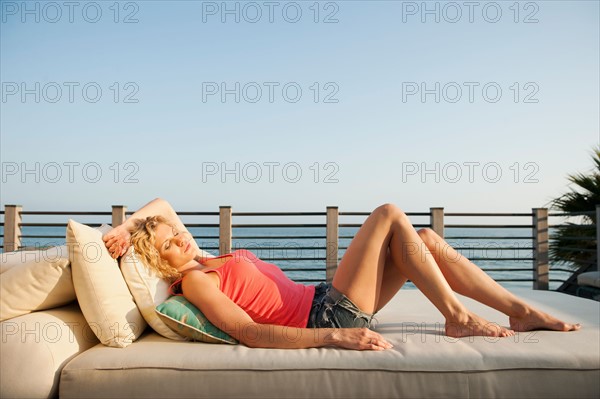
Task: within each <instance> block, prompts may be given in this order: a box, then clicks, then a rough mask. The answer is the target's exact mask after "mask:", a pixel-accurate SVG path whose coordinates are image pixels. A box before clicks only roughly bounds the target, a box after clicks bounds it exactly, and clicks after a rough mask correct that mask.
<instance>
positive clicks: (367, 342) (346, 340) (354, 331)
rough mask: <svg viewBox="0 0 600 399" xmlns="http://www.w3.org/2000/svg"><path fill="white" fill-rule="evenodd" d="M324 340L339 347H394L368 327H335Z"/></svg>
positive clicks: (375, 348) (363, 348)
mask: <svg viewBox="0 0 600 399" xmlns="http://www.w3.org/2000/svg"><path fill="white" fill-rule="evenodd" d="M326 341H327V342H329V343H331V344H332V345H335V346H338V347H340V348H346V349H354V350H385V349H390V348H393V347H394V345H392V344H390V343H389V342H388V341H386V339H385V338H383V336H382V335H381V334H378V333H376V332H375V331H372V330H369V329H368V328H339V329H335V330H334V331H333V332H332V333H331V334H330V335H329V336H328V337H327V338H326Z"/></svg>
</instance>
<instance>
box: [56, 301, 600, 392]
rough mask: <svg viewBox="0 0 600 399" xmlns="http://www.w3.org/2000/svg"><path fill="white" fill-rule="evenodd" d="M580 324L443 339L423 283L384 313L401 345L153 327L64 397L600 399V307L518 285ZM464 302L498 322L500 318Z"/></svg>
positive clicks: (73, 381) (90, 365)
mask: <svg viewBox="0 0 600 399" xmlns="http://www.w3.org/2000/svg"><path fill="white" fill-rule="evenodd" d="M514 292H515V293H516V294H517V295H519V296H521V297H523V298H526V300H528V301H529V302H530V303H532V304H534V305H536V306H538V307H539V308H541V309H542V310H545V311H548V312H551V313H552V314H554V315H556V316H557V317H559V318H563V319H564V320H565V321H569V322H580V323H582V325H583V327H582V329H581V330H580V331H577V332H570V333H559V332H551V331H536V332H528V333H519V334H517V335H516V336H514V337H510V338H502V339H500V338H484V337H469V338H461V339H454V338H448V337H446V336H444V335H443V334H442V333H443V323H444V319H443V317H441V315H440V314H439V313H438V312H437V310H436V309H435V308H434V307H433V305H431V304H430V303H429V302H428V301H427V299H426V298H425V297H424V296H423V294H421V293H420V292H419V291H416V290H401V291H400V292H399V293H398V294H397V295H396V297H395V298H394V299H393V300H392V302H390V304H388V305H387V306H386V308H384V309H383V310H382V311H381V312H379V314H378V315H377V319H378V321H379V323H378V325H377V327H376V330H378V331H380V332H381V333H382V334H384V335H385V336H386V337H387V338H388V339H389V340H390V341H391V342H392V343H393V344H394V348H393V349H391V350H388V351H383V352H358V351H350V350H343V349H335V348H319V349H305V350H280V349H251V348H248V347H245V346H242V345H237V346H229V345H215V344H203V343H194V342H175V341H169V340H167V339H165V338H162V337H160V336H158V335H157V334H155V333H146V334H145V335H144V336H143V337H142V338H141V339H140V340H139V341H136V343H134V344H133V345H131V346H129V347H128V348H125V349H117V348H108V347H104V346H102V345H97V346H96V347H94V348H92V349H90V350H88V351H86V352H85V353H83V354H81V355H80V356H78V357H76V358H75V359H74V360H72V361H71V362H70V363H69V364H68V365H67V366H66V367H65V368H64V369H63V371H62V375H61V384H60V396H61V398H82V397H138V398H154V397H206V398H220V397H254V398H284V397H309V398H320V397H344V398H345V397H378V398H380V397H406V398H414V397H419V398H421V397H430V398H442V397H444V398H445V397H460V398H484V397H507V398H508V397H510V398H515V397H519V398H521V397H531V398H533V397H543V398H564V397H576V398H580V397H590V398H597V397H599V396H600V328H599V327H600V322H599V319H600V303H599V302H596V301H591V300H586V299H581V298H577V297H573V296H569V295H565V294H560V293H556V292H544V291H530V290H519V291H517V290H514ZM461 300H463V302H464V303H465V304H467V305H468V306H469V307H470V308H471V309H472V310H474V311H475V312H477V313H479V314H481V315H482V316H484V317H486V318H487V319H488V320H490V321H495V322H498V323H500V324H502V325H507V324H508V318H507V317H506V316H504V315H503V314H501V313H499V312H497V311H495V310H493V309H490V308H488V307H486V306H484V305H481V304H478V303H476V302H474V301H472V300H470V299H468V298H463V297H461Z"/></svg>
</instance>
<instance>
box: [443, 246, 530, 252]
mask: <svg viewBox="0 0 600 399" xmlns="http://www.w3.org/2000/svg"><path fill="white" fill-rule="evenodd" d="M452 248H454V249H456V250H457V251H464V250H476V251H489V250H493V249H517V250H524V251H525V250H532V249H535V247H487V248H485V247H484V248H482V247H452Z"/></svg>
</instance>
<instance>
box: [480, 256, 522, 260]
mask: <svg viewBox="0 0 600 399" xmlns="http://www.w3.org/2000/svg"><path fill="white" fill-rule="evenodd" d="M533 259H534V258H476V257H473V258H471V257H469V260H533Z"/></svg>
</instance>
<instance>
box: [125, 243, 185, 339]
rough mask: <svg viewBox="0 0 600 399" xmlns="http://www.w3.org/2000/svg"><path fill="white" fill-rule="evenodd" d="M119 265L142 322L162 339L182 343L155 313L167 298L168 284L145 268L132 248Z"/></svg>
mask: <svg viewBox="0 0 600 399" xmlns="http://www.w3.org/2000/svg"><path fill="white" fill-rule="evenodd" d="M119 265H120V266H121V273H123V277H124V278H125V282H126V283H127V286H128V287H129V291H131V294H132V295H133V298H134V299H135V303H136V304H137V307H138V309H139V310H140V312H141V313H142V316H143V317H144V320H146V322H147V323H148V324H149V325H150V327H152V329H154V331H156V332H157V333H159V334H160V335H162V336H163V337H165V338H169V339H174V340H176V341H184V340H185V337H183V336H181V335H179V334H177V333H175V332H174V331H172V330H171V329H170V328H169V327H168V326H167V325H166V324H165V323H164V322H163V321H162V320H161V319H160V317H159V316H158V314H157V313H156V306H158V305H160V304H161V303H163V302H164V301H166V300H167V298H169V295H170V294H169V283H168V282H167V281H166V280H163V279H161V278H160V277H158V276H157V275H156V273H154V272H153V271H152V270H151V269H150V268H149V267H148V266H146V265H145V264H144V263H143V262H142V261H141V260H140V259H139V258H138V257H137V256H136V254H135V251H134V249H133V247H130V248H129V251H127V253H126V254H125V256H123V257H122V258H121V260H120V261H119Z"/></svg>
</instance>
